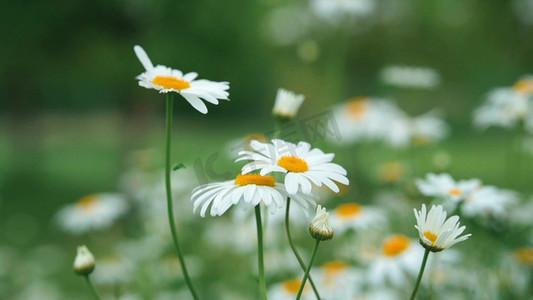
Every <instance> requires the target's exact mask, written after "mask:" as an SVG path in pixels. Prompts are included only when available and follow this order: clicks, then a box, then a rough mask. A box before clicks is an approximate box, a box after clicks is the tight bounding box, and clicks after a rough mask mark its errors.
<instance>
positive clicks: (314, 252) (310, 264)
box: [296, 239, 320, 300]
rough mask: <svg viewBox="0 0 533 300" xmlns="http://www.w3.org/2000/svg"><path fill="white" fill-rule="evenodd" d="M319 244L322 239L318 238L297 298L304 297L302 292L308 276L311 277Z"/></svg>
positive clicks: (297, 299)
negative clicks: (310, 273) (310, 272)
mask: <svg viewBox="0 0 533 300" xmlns="http://www.w3.org/2000/svg"><path fill="white" fill-rule="evenodd" d="M319 244H320V240H319V239H316V242H315V247H314V248H313V254H311V260H310V261H309V265H307V269H306V270H305V274H304V279H302V285H300V290H299V291H298V295H297V296H296V300H299V299H300V297H302V292H303V291H304V287H305V282H306V281H307V278H308V277H309V271H311V268H312V267H313V261H314V260H315V256H316V251H317V250H318V245H319Z"/></svg>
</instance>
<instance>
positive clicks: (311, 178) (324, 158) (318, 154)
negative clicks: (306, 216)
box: [236, 139, 349, 195]
mask: <svg viewBox="0 0 533 300" xmlns="http://www.w3.org/2000/svg"><path fill="white" fill-rule="evenodd" d="M250 146H251V147H252V148H253V150H254V151H241V152H239V155H240V157H239V158H237V160H236V161H240V160H252V162H249V163H248V164H246V165H245V166H244V167H243V168H242V173H243V174H246V173H249V172H252V171H255V170H261V175H265V174H268V173H270V172H283V173H286V175H285V186H286V187H287V192H288V193H289V194H290V195H294V194H296V193H298V191H300V190H301V191H302V192H303V193H304V194H310V193H311V190H312V188H313V186H312V184H315V185H317V186H322V184H324V185H326V186H327V187H328V188H330V189H331V190H332V191H334V192H336V193H338V192H339V187H338V186H337V184H336V183H335V182H334V181H337V182H339V183H341V184H345V185H348V184H349V181H348V178H346V170H345V169H344V168H343V167H341V166H339V165H338V164H335V163H331V161H332V160H333V157H335V154H333V153H328V154H326V153H324V152H322V150H320V149H318V148H314V149H311V145H310V144H309V143H306V142H300V143H298V145H295V144H292V143H289V142H285V141H283V140H277V139H275V140H272V143H261V142H258V141H252V142H251V143H250Z"/></svg>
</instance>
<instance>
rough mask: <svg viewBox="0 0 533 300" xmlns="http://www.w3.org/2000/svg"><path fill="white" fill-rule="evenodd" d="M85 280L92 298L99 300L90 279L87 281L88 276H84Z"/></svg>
mask: <svg viewBox="0 0 533 300" xmlns="http://www.w3.org/2000/svg"><path fill="white" fill-rule="evenodd" d="M85 280H86V281H87V285H88V286H89V289H91V292H92V293H93V296H94V298H95V299H97V300H101V299H102V298H100V296H98V293H97V292H96V289H95V288H94V286H93V284H92V283H91V279H89V274H87V275H85Z"/></svg>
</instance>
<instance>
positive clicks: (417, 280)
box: [409, 248, 429, 300]
mask: <svg viewBox="0 0 533 300" xmlns="http://www.w3.org/2000/svg"><path fill="white" fill-rule="evenodd" d="M428 256H429V248H426V251H425V252H424V258H423V259H422V265H421V266H420V271H418V278H417V279H416V284H415V288H414V289H413V293H412V294H411V298H409V299H410V300H414V299H415V296H416V292H417V291H418V286H420V281H422V275H423V274H424V269H425V268H426V262H427V261H428Z"/></svg>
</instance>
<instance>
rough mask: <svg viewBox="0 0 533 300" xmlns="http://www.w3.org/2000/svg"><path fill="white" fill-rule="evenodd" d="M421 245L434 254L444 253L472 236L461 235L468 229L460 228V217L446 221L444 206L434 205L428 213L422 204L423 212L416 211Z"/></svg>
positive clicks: (452, 217)
mask: <svg viewBox="0 0 533 300" xmlns="http://www.w3.org/2000/svg"><path fill="white" fill-rule="evenodd" d="M414 212H415V217H416V223H417V225H415V228H416V229H418V234H419V236H420V243H421V244H422V246H424V248H427V249H429V250H431V251H432V252H438V251H442V250H444V249H446V248H450V247H451V246H453V245H455V244H457V243H459V242H462V241H465V240H466V239H468V238H469V237H470V236H471V235H472V234H466V235H463V236H461V237H459V235H460V234H461V233H463V231H464V230H465V229H466V227H465V226H461V227H459V225H460V224H459V217H458V216H451V217H450V218H448V219H446V211H445V210H444V208H443V207H442V205H437V206H435V205H433V206H432V207H431V209H430V210H429V213H426V205H425V204H422V210H420V211H417V210H416V209H414Z"/></svg>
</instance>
